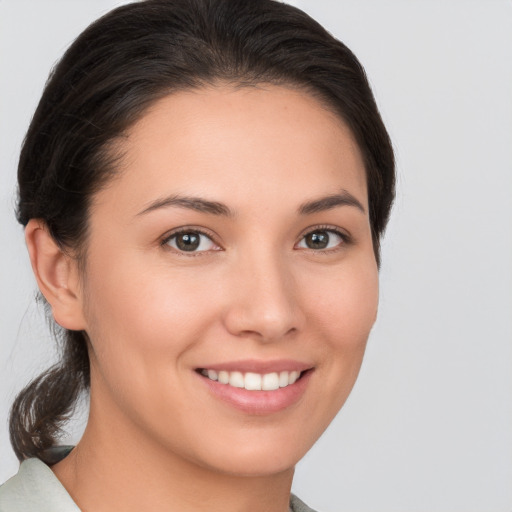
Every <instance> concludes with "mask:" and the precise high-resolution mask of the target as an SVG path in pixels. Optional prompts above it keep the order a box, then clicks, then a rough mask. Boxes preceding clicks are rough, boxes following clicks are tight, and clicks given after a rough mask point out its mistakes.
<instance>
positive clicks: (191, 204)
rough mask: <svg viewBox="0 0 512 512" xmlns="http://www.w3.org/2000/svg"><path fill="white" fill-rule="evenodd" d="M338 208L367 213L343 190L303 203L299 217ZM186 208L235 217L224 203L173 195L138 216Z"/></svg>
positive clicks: (157, 201) (145, 209)
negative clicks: (345, 207) (170, 208)
mask: <svg viewBox="0 0 512 512" xmlns="http://www.w3.org/2000/svg"><path fill="white" fill-rule="evenodd" d="M338 206H354V207H355V208H357V209H358V210H360V211H361V212H363V213H366V210H365V209H364V206H363V205H362V204H361V203H360V202H359V200H358V199H356V198H355V197H354V196H353V195H352V194H351V193H350V192H347V191H346V190H342V191H341V192H340V193H338V194H332V195H328V196H325V197H321V198H319V199H314V200H312V201H308V202H306V203H303V204H302V205H301V206H299V208H298V210H297V211H298V213H299V215H311V214H313V213H318V212H323V211H326V210H331V209H332V208H336V207H338ZM169 207H177V208H186V209H188V210H195V211H197V212H201V213H208V214H211V215H222V216H225V217H235V212H234V211H233V210H231V209H230V208H229V207H228V206H227V205H225V204H224V203H220V202H218V201H209V200H207V199H203V198H201V197H190V196H180V195H173V196H169V197H164V198H161V199H157V200H156V201H153V202H152V203H150V204H149V205H148V206H147V207H146V208H144V209H143V210H142V211H140V212H139V213H138V214H137V216H139V215H144V214H146V213H149V212H152V211H154V210H158V209H160V208H169Z"/></svg>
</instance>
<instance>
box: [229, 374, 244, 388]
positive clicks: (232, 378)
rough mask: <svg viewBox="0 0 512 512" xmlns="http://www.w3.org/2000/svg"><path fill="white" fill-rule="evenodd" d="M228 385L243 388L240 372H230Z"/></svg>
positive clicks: (242, 377) (242, 376)
mask: <svg viewBox="0 0 512 512" xmlns="http://www.w3.org/2000/svg"><path fill="white" fill-rule="evenodd" d="M229 385H230V386H233V387H234V388H243V387H244V375H243V373H242V372H231V373H230V374H229Z"/></svg>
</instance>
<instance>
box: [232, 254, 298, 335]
mask: <svg viewBox="0 0 512 512" xmlns="http://www.w3.org/2000/svg"><path fill="white" fill-rule="evenodd" d="M230 281H231V283H232V286H231V287H230V291H231V293H230V300H229V306H228V308H227V310H226V314H225V316H224V322H225V327H226V329H227V330H228V331H229V332H230V333H231V334H233V335H235V336H238V337H246V338H247V337H248V338H255V339H257V340H258V341H260V342H275V341H278V340H280V339H282V338H284V337H286V336H289V335H290V334H292V333H294V332H296V331H298V330H300V329H301V328H302V326H303V322H304V316H303V312H302V309H301V308H300V307H299V300H298V298H299V297H298V294H297V291H298V290H297V287H296V285H295V281H294V278H293V272H292V270H291V268H290V266H289V265H286V262H284V261H282V260H280V259H279V257H278V256H276V255H275V254H272V253H270V252H269V253H267V254H261V253H260V255H259V256H258V255H256V254H253V255H252V256H251V257H244V258H243V261H240V262H239V264H237V265H236V268H232V269H231V278H230Z"/></svg>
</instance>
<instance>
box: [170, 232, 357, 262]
mask: <svg viewBox="0 0 512 512" xmlns="http://www.w3.org/2000/svg"><path fill="white" fill-rule="evenodd" d="M315 232H326V233H333V234H335V235H337V236H339V237H340V238H341V240H342V243H340V244H339V245H337V246H336V247H333V248H331V249H311V248H307V249H305V250H308V251H310V252H312V253H316V254H325V253H333V252H337V251H338V250H340V249H341V248H342V247H343V246H345V245H349V244H351V243H352V237H351V236H350V235H349V234H347V233H346V232H343V231H341V230H340V229H339V228H336V227H334V226H328V225H319V226H313V227H311V228H308V229H307V230H306V231H305V232H304V233H303V234H302V235H301V236H300V238H299V241H298V242H297V243H296V244H295V245H297V244H298V243H300V242H301V241H302V240H303V239H304V238H305V237H306V236H308V235H310V234H312V233H315ZM185 233H196V234H199V235H203V236H205V237H207V238H208V239H210V240H211V241H212V242H213V243H214V244H215V245H217V246H219V247H220V244H218V243H217V242H216V241H215V237H214V236H212V234H211V233H209V232H207V231H205V230H203V229H201V228H196V227H183V228H179V229H177V230H175V231H173V232H172V233H170V234H168V235H166V236H165V237H164V238H163V239H162V240H161V241H160V246H161V247H163V248H167V249H169V250H171V251H173V252H175V253H178V254H180V255H183V256H202V255H204V253H208V252H210V251H190V252H188V253H187V252H186V251H180V250H176V249H174V248H171V247H169V246H168V245H167V244H168V243H169V242H170V241H171V240H172V239H173V238H175V237H177V236H179V235H181V234H185ZM216 250H222V249H216Z"/></svg>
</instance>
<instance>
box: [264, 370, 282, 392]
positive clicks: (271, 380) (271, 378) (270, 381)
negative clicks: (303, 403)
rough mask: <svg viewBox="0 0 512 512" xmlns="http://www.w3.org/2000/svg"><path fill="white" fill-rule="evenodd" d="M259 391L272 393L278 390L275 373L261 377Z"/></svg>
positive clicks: (277, 376) (277, 380)
mask: <svg viewBox="0 0 512 512" xmlns="http://www.w3.org/2000/svg"><path fill="white" fill-rule="evenodd" d="M283 387H284V386H283ZM261 389H263V390H265V391H273V390H274V389H279V375H278V374H277V373H266V374H265V375H263V379H262V382H261Z"/></svg>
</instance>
